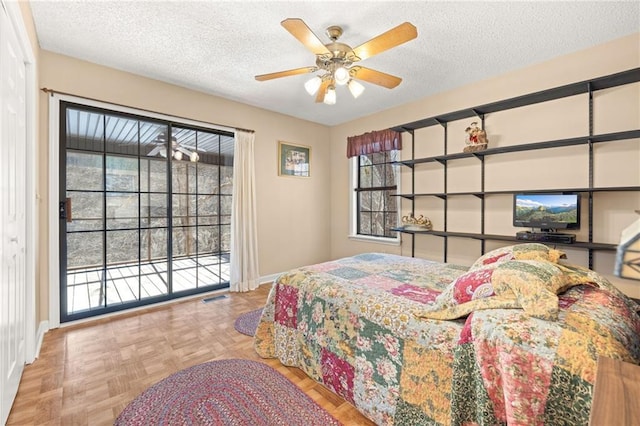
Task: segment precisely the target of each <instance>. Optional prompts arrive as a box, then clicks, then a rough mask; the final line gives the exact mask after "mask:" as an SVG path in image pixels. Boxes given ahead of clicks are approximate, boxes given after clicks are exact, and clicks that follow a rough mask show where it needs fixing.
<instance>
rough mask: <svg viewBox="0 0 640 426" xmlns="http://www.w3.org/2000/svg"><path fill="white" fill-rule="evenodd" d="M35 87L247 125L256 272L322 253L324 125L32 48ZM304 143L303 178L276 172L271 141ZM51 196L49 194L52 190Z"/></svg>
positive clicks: (325, 247) (43, 134)
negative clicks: (251, 137) (307, 170)
mask: <svg viewBox="0 0 640 426" xmlns="http://www.w3.org/2000/svg"><path fill="white" fill-rule="evenodd" d="M39 67H40V86H41V87H46V88H49V89H52V90H56V91H59V92H64V93H68V94H73V95H76V96H81V97H86V98H91V99H95V100H100V101H103V102H110V103H115V104H120V105H126V106H128V107H133V108H140V109H144V110H149V111H154V112H159V113H163V114H168V115H174V116H178V117H184V118H189V119H193V120H199V121H203V122H208V123H216V124H219V125H224V126H229V127H241V128H246V129H253V130H255V138H256V139H255V172H256V193H257V201H256V202H257V206H258V243H259V260H260V275H261V276H268V275H271V274H275V273H278V272H281V271H285V270H287V269H290V268H293V267H296V266H299V265H305V264H312V263H317V262H321V261H325V260H328V258H329V238H330V235H329V233H328V232H327V229H329V221H330V219H331V216H330V214H329V201H330V197H329V185H328V184H329V171H330V167H329V158H330V157H329V150H330V145H329V144H328V143H327V140H328V137H329V130H328V128H327V127H325V126H321V125H318V124H314V123H311V122H308V121H303V120H299V119H295V118H292V117H288V116H285V115H281V114H276V113H273V112H269V111H266V110H262V109H259V108H254V107H251V106H248V105H245V104H240V103H237V102H232V101H228V100H224V99H221V98H217V97H214V96H210V95H206V94H203V93H199V92H195V91H191V90H187V89H184V88H180V87H177V86H173V85H170V84H166V83H162V82H159V81H156V80H151V79H148V78H143V77H140V76H136V75H133V74H128V73H125V72H122V71H118V70H114V69H110V68H106V67H103V66H99V65H95V64H91V63H88V62H84V61H79V60H76V59H73V58H70V57H66V56H62V55H58V54H55V53H52V52H48V51H41V52H40V66H39ZM40 117H41V118H40V139H39V143H40V148H41V151H40V156H39V161H40V167H39V169H40V171H41V173H40V179H39V191H40V194H41V195H42V214H41V216H40V230H41V233H40V237H41V238H40V244H39V247H40V259H41V265H42V267H41V268H40V271H39V290H40V291H39V312H40V317H41V319H46V318H47V316H48V306H47V301H48V283H49V280H48V273H49V272H48V266H47V265H46V259H47V250H48V244H49V242H48V239H47V232H48V223H47V220H48V219H47V218H48V215H49V214H50V213H51V212H49V211H48V210H47V205H48V199H49V197H50V196H51V194H48V193H47V176H48V165H47V161H48V141H49V135H48V99H47V95H46V94H45V93H42V94H41V95H40ZM279 140H281V141H287V142H291V143H295V144H303V145H308V146H310V147H311V154H312V158H311V166H310V167H311V177H310V178H294V177H280V176H278V173H277V168H276V167H277V142H278V141H279ZM53 196H57V194H53Z"/></svg>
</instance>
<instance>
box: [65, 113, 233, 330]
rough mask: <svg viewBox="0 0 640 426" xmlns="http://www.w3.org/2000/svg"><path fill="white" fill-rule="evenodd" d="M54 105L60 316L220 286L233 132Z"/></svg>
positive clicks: (224, 283) (76, 315)
mask: <svg viewBox="0 0 640 426" xmlns="http://www.w3.org/2000/svg"><path fill="white" fill-rule="evenodd" d="M61 104H62V105H63V109H62V111H64V113H65V117H66V120H65V124H64V125H63V126H61V140H64V144H63V145H62V146H61V149H62V152H61V158H64V159H65V161H64V163H65V164H64V166H63V165H62V164H61V174H62V173H63V174H62V175H61V193H63V194H65V195H66V198H69V199H70V201H63V204H64V208H63V206H62V204H61V209H62V210H63V211H62V212H61V221H60V223H61V228H60V229H61V232H60V235H61V253H62V255H61V268H60V269H61V313H62V315H61V316H62V318H61V320H62V321H63V322H64V321H68V320H72V319H77V318H83V317H87V316H91V315H96V314H99V313H106V312H111V311H115V310H120V309H124V308H128V307H132V306H140V305H143V304H148V303H151V302H155V301H160V300H167V299H170V298H173V297H178V296H179V295H183V294H191V293H194V292H197V291H205V290H211V289H215V288H221V287H225V286H228V280H229V277H228V273H227V274H226V275H225V273H224V270H225V269H226V270H228V260H229V256H228V241H229V235H228V234H229V232H230V229H229V217H230V216H229V215H230V212H231V210H230V208H231V207H230V197H231V182H232V180H231V177H232V176H233V170H232V164H233V137H232V136H231V135H222V134H218V133H215V132H207V131H201V130H195V129H189V128H182V127H173V126H172V124H171V123H168V122H154V121H149V120H145V119H142V118H141V117H133V116H130V115H125V114H119V113H114V112H112V111H107V110H101V109H98V108H93V107H87V106H80V105H76V104H70V103H65V102H62V103H61ZM221 141H224V144H223V143H222V142H221ZM223 146H225V147H226V148H225V149H226V150H227V152H224V153H223V152H221V148H222V147H223ZM62 170H64V172H62ZM222 179H224V182H225V187H224V188H221V185H220V184H219V183H220V182H221V181H222ZM221 197H222V198H224V200H222V199H221ZM221 213H222V216H221ZM221 217H222V218H221ZM221 241H222V242H223V243H222V244H221ZM221 250H226V253H221V252H220V251H221ZM223 264H225V265H227V267H226V268H224V267H222V266H221V265H223Z"/></svg>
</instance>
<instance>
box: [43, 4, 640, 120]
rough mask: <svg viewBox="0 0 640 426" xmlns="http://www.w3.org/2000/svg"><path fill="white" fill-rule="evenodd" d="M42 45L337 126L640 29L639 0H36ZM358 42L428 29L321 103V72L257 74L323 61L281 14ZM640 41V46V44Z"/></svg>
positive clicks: (319, 32)
mask: <svg viewBox="0 0 640 426" xmlns="http://www.w3.org/2000/svg"><path fill="white" fill-rule="evenodd" d="M31 9H32V12H33V17H34V21H35V26H36V30H37V34H38V38H39V42H40V46H41V47H42V48H43V49H45V50H49V51H52V52H56V53H61V54H64V55H68V56H72V57H76V58H79V59H83V60H86V61H89V62H94V63H97V64H101V65H106V66H109V67H112V68H116V69H120V70H124V71H128V72H131V73H135V74H139V75H143V76H147V77H151V78H154V79H158V80H162V81H166V82H169V83H173V84H176V85H180V86H184V87H187V88H191V89H195V90H199V91H202V92H205V93H210V94H213V95H216V96H220V97H223V98H227V99H231V100H234V101H238V102H243V103H246V104H250V105H254V106H257V107H261V108H265V109H268V110H272V111H277V112H280V113H282V114H287V115H291V116H294V117H298V118H302V119H306V120H310V121H313V122H317V123H321V124H325V125H336V124H340V123H344V122H347V121H350V120H353V119H355V118H359V117H363V116H366V115H369V114H372V113H375V112H378V111H381V110H384V109H387V108H390V107H393V106H397V105H401V104H404V103H407V102H411V101H414V100H417V99H420V98H423V97H425V96H429V95H432V94H434V93H438V92H442V91H445V90H449V89H452V88H455V87H459V86H461V85H464V84H468V83H472V82H474V81H478V80H482V79H485V78H488V77H491V76H495V75H499V74H502V73H505V72H508V71H511V70H516V69H519V68H523V67H526V66H528V65H531V64H535V63H538V62H541V61H545V60H548V59H551V58H553V57H556V56H560V55H564V54H567V53H570V52H574V51H578V50H581V49H585V48H588V47H591V46H594V45H597V44H602V43H605V42H607V41H610V40H613V39H616V38H619V37H623V36H625V35H629V34H632V33H635V32H638V31H640V2H638V1H626V2H608V1H599V2H584V1H568V2H560V1H551V2H541V1H534V2H520V1H512V2H495V1H492V2H484V1H482V2H481V1H471V2H440V1H438V2H435V1H421V2H417V1H409V2H406V1H405V2H399V1H398V2H377V1H367V2H356V1H349V2H326V1H315V2H307V1H278V2H276V1H260V2H248V1H103V0H89V1H86V0H85V1H77V0H76V1H59V0H58V1H38V0H32V1H31ZM286 18H302V19H303V20H304V21H305V22H306V23H307V25H308V26H309V27H310V28H311V30H312V31H313V32H314V33H315V34H316V35H317V36H318V37H319V38H320V39H321V40H322V41H323V42H324V43H328V42H329V39H328V38H327V36H326V34H325V29H326V28H327V27H328V26H331V25H340V26H342V28H343V29H344V34H343V36H342V37H341V38H340V40H339V41H341V42H343V43H346V44H348V45H350V46H351V47H355V46H358V45H360V44H362V43H364V42H365V41H367V40H369V39H370V38H373V37H375V36H377V35H379V34H381V33H383V32H385V31H387V30H389V29H391V28H393V27H395V26H397V25H399V24H401V23H402V22H405V21H409V22H411V23H412V24H414V25H415V26H416V27H417V29H418V38H417V39H415V40H412V41H409V42H407V43H405V44H403V45H400V46H398V47H396V48H394V49H391V50H389V51H386V52H383V53H381V54H379V55H377V56H374V57H371V58H368V59H366V60H364V61H362V62H361V64H362V65H363V66H365V67H368V68H373V69H376V70H379V71H382V72H385V73H388V74H393V75H396V76H398V77H401V78H402V79H403V81H402V83H401V84H400V85H399V86H398V87H397V88H395V89H385V88H382V87H379V86H375V85H372V84H368V83H363V84H364V86H365V87H366V90H365V92H364V94H363V95H362V96H360V97H359V98H358V99H353V98H352V97H351V95H350V94H349V92H348V90H347V89H346V87H338V88H337V98H338V99H337V103H336V105H325V104H316V103H315V102H314V100H315V99H314V98H313V97H311V96H309V95H308V94H307V93H306V92H305V90H304V87H303V85H304V83H305V81H307V80H308V79H309V78H310V77H311V76H310V75H308V74H306V75H297V76H291V77H285V78H280V79H276V80H270V81H264V82H258V81H256V80H255V79H254V76H255V75H258V74H265V73H271V72H276V71H282V70H287V69H292V68H299V67H304V66H312V65H314V64H315V57H314V56H313V54H312V53H311V52H310V51H308V50H307V49H306V48H305V47H304V46H303V45H302V44H301V43H300V42H299V41H298V40H296V39H295V38H294V37H293V36H292V35H291V34H290V33H288V32H287V31H286V30H285V29H284V28H283V27H282V26H281V25H280V22H281V21H282V20H283V19H286ZM639 48H640V46H639Z"/></svg>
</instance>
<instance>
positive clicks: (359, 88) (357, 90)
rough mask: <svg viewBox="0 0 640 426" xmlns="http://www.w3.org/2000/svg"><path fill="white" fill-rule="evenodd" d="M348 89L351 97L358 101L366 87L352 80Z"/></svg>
mask: <svg viewBox="0 0 640 426" xmlns="http://www.w3.org/2000/svg"><path fill="white" fill-rule="evenodd" d="M348 87H349V91H350V92H351V95H353V97H354V98H356V99H357V98H358V96H360V95H362V92H364V86H363V85H362V84H360V83H358V82H357V81H355V80H351V81H350V82H349V86H348Z"/></svg>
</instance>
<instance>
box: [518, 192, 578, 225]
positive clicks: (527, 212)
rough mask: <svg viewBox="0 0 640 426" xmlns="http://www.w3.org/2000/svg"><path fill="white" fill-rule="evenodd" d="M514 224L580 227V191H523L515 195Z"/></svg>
mask: <svg viewBox="0 0 640 426" xmlns="http://www.w3.org/2000/svg"><path fill="white" fill-rule="evenodd" d="M513 226H522V227H527V228H540V229H541V230H542V231H545V232H553V231H554V230H556V229H580V194H579V193H540V192H539V193H529V194H526V193H523V194H514V195H513Z"/></svg>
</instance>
